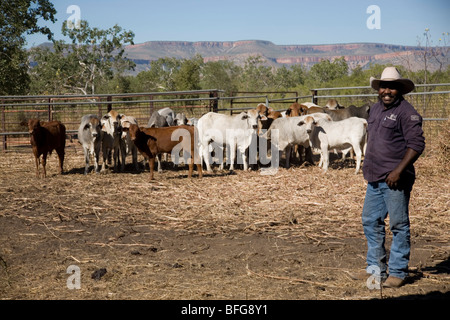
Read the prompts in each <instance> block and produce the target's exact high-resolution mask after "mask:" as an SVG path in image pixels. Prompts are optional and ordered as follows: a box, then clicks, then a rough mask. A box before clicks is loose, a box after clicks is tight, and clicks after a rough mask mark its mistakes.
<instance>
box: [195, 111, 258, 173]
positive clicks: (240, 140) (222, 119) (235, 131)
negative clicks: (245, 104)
mask: <svg viewBox="0 0 450 320" xmlns="http://www.w3.org/2000/svg"><path fill="white" fill-rule="evenodd" d="M260 118H261V116H260V115H259V114H258V112H257V111H256V110H254V109H253V110H248V111H247V112H241V113H240V114H238V115H235V116H230V115H225V114H219V113H214V112H208V113H207V114H205V115H203V116H202V117H201V118H200V119H199V120H198V124H197V128H198V137H199V152H200V155H201V156H202V158H203V160H204V161H205V163H206V169H207V171H210V172H211V171H212V169H211V164H210V145H211V144H212V143H214V145H215V147H214V151H215V154H216V156H217V155H219V159H221V158H222V157H221V155H222V153H223V151H222V149H221V148H218V147H217V146H226V149H227V153H229V156H228V157H227V163H229V164H230V170H234V161H235V159H236V148H237V149H238V150H239V151H240V153H241V155H242V158H243V159H242V160H243V165H244V170H247V169H248V161H247V157H246V155H245V151H246V149H247V148H248V147H249V146H250V144H251V142H252V138H256V134H257V129H258V120H259V119H260ZM218 149H220V150H218Z"/></svg>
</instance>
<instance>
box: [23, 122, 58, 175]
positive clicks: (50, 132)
mask: <svg viewBox="0 0 450 320" xmlns="http://www.w3.org/2000/svg"><path fill="white" fill-rule="evenodd" d="M28 129H29V131H30V135H31V138H30V143H31V146H32V147H33V154H34V158H35V161H36V176H37V177H38V178H39V176H40V174H39V162H40V157H41V155H42V167H43V168H44V175H43V177H44V178H45V177H46V176H47V172H46V169H45V166H46V164H47V154H51V153H52V151H53V150H56V153H57V154H58V158H59V173H60V174H62V173H63V164H64V148H65V147H66V127H65V126H64V125H63V124H62V123H61V122H59V121H50V122H42V123H41V122H40V121H39V120H38V119H30V120H29V121H28Z"/></svg>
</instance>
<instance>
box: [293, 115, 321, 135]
mask: <svg viewBox="0 0 450 320" xmlns="http://www.w3.org/2000/svg"><path fill="white" fill-rule="evenodd" d="M316 124H317V122H316V120H315V119H314V117H312V116H307V117H305V118H304V119H303V120H300V122H299V123H297V125H298V126H300V127H302V126H304V128H305V130H306V132H307V133H311V132H312V130H313V127H314V126H315V125H316Z"/></svg>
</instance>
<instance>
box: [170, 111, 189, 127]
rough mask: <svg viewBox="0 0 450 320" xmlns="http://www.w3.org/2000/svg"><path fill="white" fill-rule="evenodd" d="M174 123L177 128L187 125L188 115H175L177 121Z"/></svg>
mask: <svg viewBox="0 0 450 320" xmlns="http://www.w3.org/2000/svg"><path fill="white" fill-rule="evenodd" d="M173 122H174V125H175V126H182V125H187V122H188V119H187V118H186V115H185V114H184V113H182V112H181V113H177V114H176V115H175V119H174V121H173Z"/></svg>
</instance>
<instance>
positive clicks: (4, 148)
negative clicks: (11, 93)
mask: <svg viewBox="0 0 450 320" xmlns="http://www.w3.org/2000/svg"><path fill="white" fill-rule="evenodd" d="M3 103H4V100H2V104H3ZM5 111H6V107H5V106H2V132H6V115H5ZM6 139H7V138H6V135H4V136H3V138H2V140H3V151H6V149H7V147H8V145H7V142H6Z"/></svg>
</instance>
